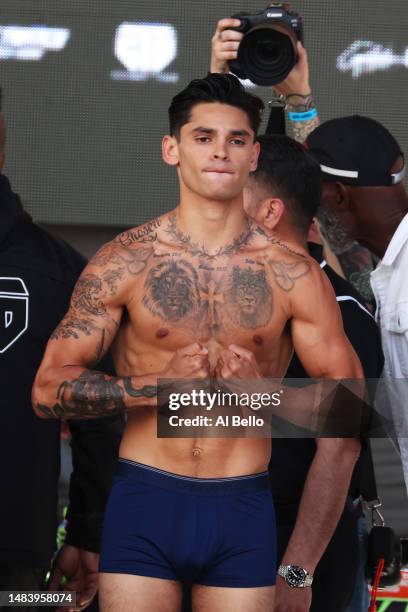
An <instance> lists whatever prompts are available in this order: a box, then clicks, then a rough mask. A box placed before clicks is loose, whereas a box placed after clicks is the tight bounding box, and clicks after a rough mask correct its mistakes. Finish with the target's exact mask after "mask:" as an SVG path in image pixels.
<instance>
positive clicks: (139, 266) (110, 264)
mask: <svg viewBox="0 0 408 612" xmlns="http://www.w3.org/2000/svg"><path fill="white" fill-rule="evenodd" d="M121 236H123V234H121ZM153 253H154V248H153V246H151V245H147V244H140V243H132V244H129V245H128V246H125V245H124V244H121V242H120V240H119V237H118V238H115V240H113V241H112V242H108V243H107V244H105V245H104V246H103V247H101V248H100V249H99V251H98V252H97V253H96V255H94V257H93V258H92V259H91V261H90V264H91V265H93V266H96V267H97V268H104V272H103V275H104V279H105V280H106V282H107V283H108V284H109V286H110V287H111V289H112V290H113V289H114V287H115V283H116V282H117V281H118V280H120V278H122V277H123V276H124V275H125V274H126V273H128V274H130V275H131V276H137V275H138V274H140V273H141V272H143V271H144V270H145V269H146V266H147V263H148V261H149V259H150V257H152V255H153Z"/></svg>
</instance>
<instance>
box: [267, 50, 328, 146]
mask: <svg viewBox="0 0 408 612" xmlns="http://www.w3.org/2000/svg"><path fill="white" fill-rule="evenodd" d="M298 54H299V60H298V62H297V64H296V65H295V66H294V68H293V69H292V70H291V72H290V73H289V75H288V76H287V77H286V79H285V80H284V81H282V83H279V84H278V85H274V88H273V89H274V90H275V92H276V93H277V94H278V95H282V96H284V97H285V98H286V108H285V110H286V119H287V126H288V128H289V133H288V136H291V137H292V138H294V139H295V140H297V141H298V142H301V143H303V142H305V140H306V138H307V137H308V136H309V134H310V133H311V132H313V130H314V129H316V128H317V126H318V125H319V124H320V119H319V115H318V114H317V109H316V105H315V103H314V100H313V96H312V92H311V88H310V71H309V61H308V56H307V51H306V49H305V48H304V46H303V45H302V43H301V42H298ZM296 94H297V95H296Z"/></svg>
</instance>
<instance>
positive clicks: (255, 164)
mask: <svg viewBox="0 0 408 612" xmlns="http://www.w3.org/2000/svg"><path fill="white" fill-rule="evenodd" d="M260 151H261V145H260V144H259V142H254V144H253V146H252V156H251V161H250V167H249V169H250V171H251V172H255V170H256V169H257V167H258V157H259V153H260Z"/></svg>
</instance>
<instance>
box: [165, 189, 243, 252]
mask: <svg viewBox="0 0 408 612" xmlns="http://www.w3.org/2000/svg"><path fill="white" fill-rule="evenodd" d="M170 226H171V229H172V233H173V237H174V238H176V236H177V235H178V236H179V238H181V237H182V236H184V240H185V238H186V237H188V239H189V243H190V244H196V245H200V246H201V247H203V248H204V250H205V251H206V252H207V253H214V252H218V251H219V250H220V248H221V249H222V247H224V246H226V245H230V244H233V243H234V242H235V241H237V240H240V239H243V238H244V237H245V236H246V235H247V234H248V232H249V231H250V228H251V222H250V220H249V218H248V217H247V215H246V214H245V212H244V208H243V200H242V195H240V196H239V197H237V198H235V199H234V200H231V201H211V200H206V199H204V198H188V200H187V198H184V199H182V200H181V202H180V204H179V206H178V207H177V208H176V210H175V213H174V215H172V216H171V218H170Z"/></svg>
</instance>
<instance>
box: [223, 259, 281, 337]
mask: <svg viewBox="0 0 408 612" xmlns="http://www.w3.org/2000/svg"><path fill="white" fill-rule="evenodd" d="M226 298H227V299H226V303H227V304H228V311H229V314H230V315H231V319H232V320H233V321H234V323H236V324H237V325H240V326H242V327H245V328H250V329H254V328H255V327H262V326H264V325H266V324H267V323H268V322H269V320H270V318H271V315H272V292H271V290H270V288H269V286H268V284H267V281H266V276H265V271H264V270H252V269H251V268H239V267H238V266H234V268H233V270H232V274H231V277H230V282H229V287H228V291H227V293H226Z"/></svg>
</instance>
